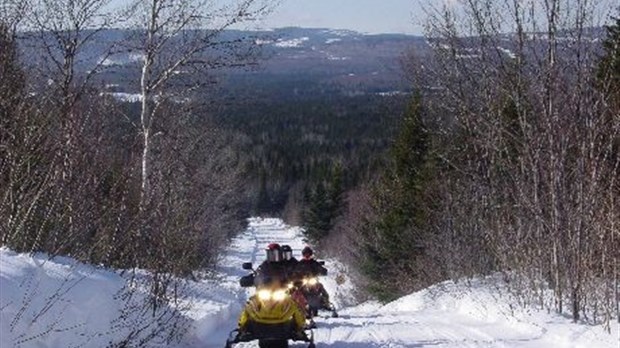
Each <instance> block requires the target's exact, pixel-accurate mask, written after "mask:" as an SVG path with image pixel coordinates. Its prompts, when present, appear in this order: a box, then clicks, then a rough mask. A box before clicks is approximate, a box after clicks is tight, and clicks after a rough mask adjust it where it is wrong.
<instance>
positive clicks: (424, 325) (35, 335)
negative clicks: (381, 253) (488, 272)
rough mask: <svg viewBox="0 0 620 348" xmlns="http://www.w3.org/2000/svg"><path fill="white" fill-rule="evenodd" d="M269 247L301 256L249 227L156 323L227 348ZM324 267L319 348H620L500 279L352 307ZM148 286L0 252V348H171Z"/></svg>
mask: <svg viewBox="0 0 620 348" xmlns="http://www.w3.org/2000/svg"><path fill="white" fill-rule="evenodd" d="M273 241H277V242H280V243H281V244H289V245H291V247H292V248H293V250H294V251H295V255H296V256H298V255H299V253H300V250H301V249H302V248H303V246H304V243H303V241H302V238H301V230H300V229H299V228H296V227H290V226H287V225H285V224H284V223H283V222H282V221H281V220H278V219H259V218H256V219H251V220H250V225H249V227H248V229H247V230H246V231H245V232H243V233H242V234H240V235H239V236H238V237H237V238H235V239H234V240H233V241H232V242H231V244H230V246H229V248H228V250H227V252H226V254H225V255H224V257H223V258H222V260H221V262H220V265H221V266H220V267H219V269H218V272H217V274H216V275H215V277H214V279H211V280H202V281H197V282H193V281H191V282H190V281H187V282H183V286H182V287H181V288H180V292H179V298H178V299H177V301H175V304H174V305H168V306H163V307H161V308H160V309H159V311H158V312H156V314H158V315H157V316H156V317H157V318H160V319H161V320H165V319H167V318H176V319H177V323H179V324H183V325H184V327H185V328H186V330H183V331H182V334H183V336H182V337H181V343H180V344H177V346H178V347H180V348H193V347H223V346H224V341H225V339H226V337H227V335H228V332H229V331H230V330H232V329H234V328H235V326H236V320H237V316H238V315H239V313H240V311H241V308H242V306H243V304H244V303H245V301H246V299H247V298H248V297H249V296H250V295H251V293H252V292H253V290H252V289H242V288H240V287H239V286H238V280H239V277H240V276H242V275H244V274H246V271H243V270H242V269H241V263H243V262H247V261H251V262H253V263H254V264H255V265H258V264H259V263H260V262H262V260H263V257H264V255H263V249H264V247H265V246H266V245H267V244H268V243H270V242H273ZM326 266H327V268H328V269H329V270H330V274H329V275H328V276H327V277H326V278H325V279H324V280H323V282H324V284H325V286H326V288H327V289H328V291H329V292H330V294H331V296H332V301H333V302H334V303H335V304H336V306H337V307H338V309H339V313H340V317H339V318H318V320H317V326H318V328H317V329H316V330H315V339H316V343H317V346H318V347H348V348H362V347H394V348H395V347H575V348H577V347H588V348H596V347H618V345H619V343H620V341H619V338H618V334H619V333H618V325H617V324H615V325H614V326H613V327H612V332H611V333H607V332H605V330H604V329H603V328H602V327H600V326H590V325H585V324H574V323H572V322H571V321H570V320H569V319H568V318H565V317H562V316H559V315H555V314H550V313H547V312H542V311H535V310H531V309H523V308H520V307H519V306H518V305H517V303H516V301H515V300H514V299H513V298H512V297H511V296H510V295H509V294H507V293H504V294H503V295H500V292H498V291H497V289H498V288H501V280H498V279H494V278H488V279H477V280H473V281H471V282H461V283H458V284H455V283H453V282H446V283H442V284H439V285H436V286H433V287H431V288H429V289H426V290H423V291H420V292H417V293H414V294H411V295H409V296H406V297H403V298H401V299H399V300H397V301H395V302H392V303H390V304H387V305H381V304H379V303H376V302H367V303H364V304H361V305H354V299H353V297H352V295H351V293H352V290H353V288H352V284H351V282H350V281H348V279H347V278H346V267H345V266H344V265H342V264H340V263H338V262H337V261H334V260H327V263H326ZM343 276H344V277H343ZM147 278H148V274H147V273H145V272H137V273H136V274H133V275H131V274H130V273H129V272H125V273H122V274H121V273H120V272H113V271H110V270H105V269H99V268H96V267H93V266H88V265H83V264H80V263H78V262H76V261H73V260H71V259H69V258H54V259H52V260H48V258H47V257H46V255H43V254H37V255H34V256H29V255H23V254H16V253H14V252H12V251H9V250H7V249H0V347H3V348H4V347H80V346H81V347H104V346H107V345H108V344H110V343H116V342H119V341H122V340H123V339H126V338H127V336H129V335H131V334H132V332H134V331H135V329H136V328H137V327H140V328H143V330H141V331H140V332H138V333H136V335H137V336H135V337H132V339H133V342H134V343H136V342H140V339H146V338H147V336H148V335H155V336H156V337H154V338H153V337H151V338H153V339H151V340H149V341H148V344H147V346H152V347H158V346H162V347H163V346H170V343H171V342H172V341H171V339H172V338H171V337H167V336H166V332H164V331H161V332H158V331H157V327H158V326H157V325H156V324H158V322H157V321H156V320H153V316H152V314H153V313H151V312H148V311H144V310H143V306H142V303H143V301H144V300H145V299H146V297H145V296H146V295H145V294H146V293H147V291H146V289H143V288H141V284H146V282H142V281H141V280H144V279H147ZM337 279H338V281H336V280H337ZM343 279H344V283H343V282H342V280H343ZM129 295H131V296H129ZM128 296H129V297H130V298H129V299H128V298H127V297H128ZM166 315H167V316H166ZM159 324H161V322H159ZM164 327H165V326H164ZM255 346H257V345H256V344H254V343H249V344H239V345H237V347H255ZM294 346H299V347H302V346H304V345H302V344H296V345H294Z"/></svg>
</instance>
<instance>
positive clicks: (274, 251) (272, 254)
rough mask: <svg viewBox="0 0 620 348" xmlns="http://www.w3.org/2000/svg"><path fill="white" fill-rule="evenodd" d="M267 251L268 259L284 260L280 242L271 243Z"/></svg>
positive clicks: (271, 260)
mask: <svg viewBox="0 0 620 348" xmlns="http://www.w3.org/2000/svg"><path fill="white" fill-rule="evenodd" d="M265 251H266V252H267V261H269V262H280V261H282V248H281V247H280V244H278V243H271V244H269V245H268V246H267V249H266V250H265Z"/></svg>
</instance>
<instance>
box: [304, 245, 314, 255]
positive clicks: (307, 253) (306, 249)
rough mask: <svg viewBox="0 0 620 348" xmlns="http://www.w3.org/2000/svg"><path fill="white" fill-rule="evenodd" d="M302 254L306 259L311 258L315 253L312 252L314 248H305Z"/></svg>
mask: <svg viewBox="0 0 620 348" xmlns="http://www.w3.org/2000/svg"><path fill="white" fill-rule="evenodd" d="M301 254H302V255H303V256H304V257H305V258H310V257H311V256H312V255H313V254H314V252H313V251H312V248H310V247H308V246H307V247H305V248H304V250H302V251H301Z"/></svg>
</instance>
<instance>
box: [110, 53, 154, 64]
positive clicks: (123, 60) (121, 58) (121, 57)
mask: <svg viewBox="0 0 620 348" xmlns="http://www.w3.org/2000/svg"><path fill="white" fill-rule="evenodd" d="M144 58H145V56H144V54H143V53H129V54H124V53H119V54H115V55H112V56H107V57H105V58H102V60H101V63H100V64H101V65H102V66H115V65H127V64H130V63H142V62H144Z"/></svg>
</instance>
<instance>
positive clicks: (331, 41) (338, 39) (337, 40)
mask: <svg viewBox="0 0 620 348" xmlns="http://www.w3.org/2000/svg"><path fill="white" fill-rule="evenodd" d="M339 41H342V39H340V38H334V39H327V40H325V43H326V44H328V45H329V44H332V43H334V42H339Z"/></svg>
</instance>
